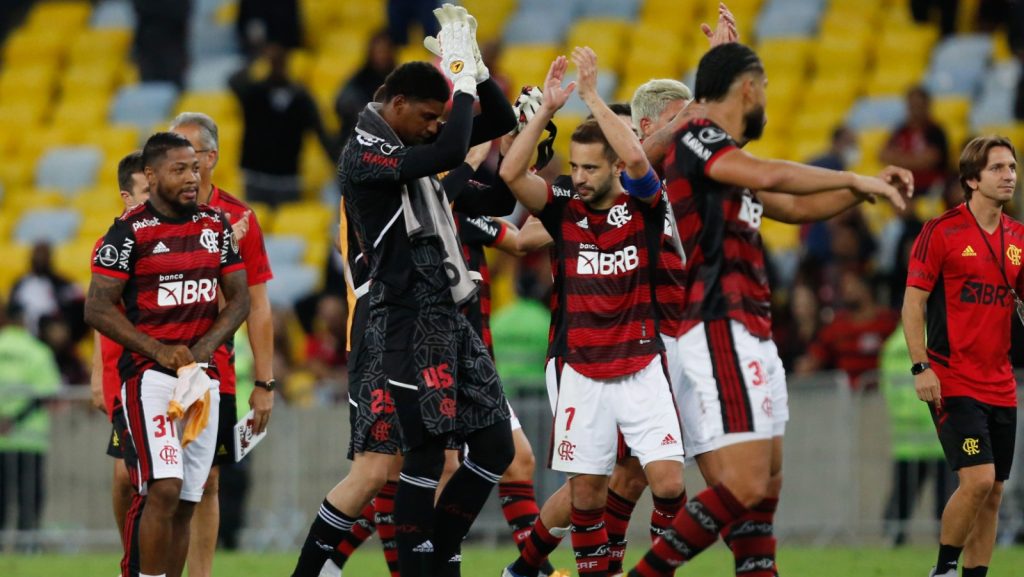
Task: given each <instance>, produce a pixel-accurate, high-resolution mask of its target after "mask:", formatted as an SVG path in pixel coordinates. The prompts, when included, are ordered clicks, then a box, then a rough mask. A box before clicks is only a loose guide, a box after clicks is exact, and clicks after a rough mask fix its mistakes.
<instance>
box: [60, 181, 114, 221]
mask: <svg viewBox="0 0 1024 577" xmlns="http://www.w3.org/2000/svg"><path fill="white" fill-rule="evenodd" d="M119 192H120V191H119V186H118V183H117V182H116V181H114V182H101V183H98V184H97V185H96V186H93V187H91V188H86V189H82V190H79V191H78V193H77V194H75V195H74V196H73V197H71V200H70V203H69V205H70V206H71V208H74V209H76V210H78V211H79V212H81V213H82V214H83V215H86V214H90V213H92V214H101V215H106V214H112V215H116V214H118V213H120V212H121V211H122V210H123V209H124V202H123V201H122V200H121V195H120V194H119Z"/></svg>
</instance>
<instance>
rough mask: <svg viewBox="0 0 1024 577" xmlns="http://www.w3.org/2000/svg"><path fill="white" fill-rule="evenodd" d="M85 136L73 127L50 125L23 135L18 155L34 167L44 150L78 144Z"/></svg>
mask: <svg viewBox="0 0 1024 577" xmlns="http://www.w3.org/2000/svg"><path fill="white" fill-rule="evenodd" d="M87 136H88V135H87V134H82V133H80V132H79V131H78V130H77V129H76V128H75V127H70V126H59V125H52V126H49V127H47V128H41V129H39V130H34V131H31V132H28V133H26V134H25V135H23V137H22V140H21V148H20V149H19V154H20V156H21V158H22V161H23V162H31V163H32V166H33V167H35V163H36V161H37V160H38V159H39V157H40V156H42V154H43V152H45V151H46V149H48V148H51V147H58V146H71V145H74V144H78V143H79V142H80V141H81V140H82V139H83V138H86V137H87Z"/></svg>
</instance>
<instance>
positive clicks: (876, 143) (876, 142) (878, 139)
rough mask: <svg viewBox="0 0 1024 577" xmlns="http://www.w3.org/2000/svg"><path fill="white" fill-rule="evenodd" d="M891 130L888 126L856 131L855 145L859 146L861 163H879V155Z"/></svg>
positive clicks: (887, 140)
mask: <svg viewBox="0 0 1024 577" xmlns="http://www.w3.org/2000/svg"><path fill="white" fill-rule="evenodd" d="M890 133H891V131H890V130H889V129H888V128H872V129H869V130H861V131H860V132H858V133H857V145H858V146H859V147H860V154H861V159H862V163H868V164H870V163H874V164H879V163H881V161H880V160H879V158H878V157H879V155H880V154H882V149H883V148H885V145H886V143H887V142H889V135H890Z"/></svg>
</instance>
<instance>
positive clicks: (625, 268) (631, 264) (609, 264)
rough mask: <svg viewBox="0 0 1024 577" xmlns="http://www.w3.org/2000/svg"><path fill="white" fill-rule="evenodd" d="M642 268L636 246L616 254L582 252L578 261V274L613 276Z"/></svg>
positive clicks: (618, 251)
mask: <svg viewBox="0 0 1024 577" xmlns="http://www.w3.org/2000/svg"><path fill="white" fill-rule="evenodd" d="M638 266H640V257H639V256H638V255H637V251H636V247H635V246H627V247H626V248H623V249H621V250H617V251H615V252H597V251H591V250H581V251H580V253H579V256H578V257H577V259H576V274H579V275H613V274H620V273H624V272H629V271H631V270H633V269H635V268H636V267H638Z"/></svg>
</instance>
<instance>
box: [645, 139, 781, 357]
mask: <svg viewBox="0 0 1024 577" xmlns="http://www.w3.org/2000/svg"><path fill="white" fill-rule="evenodd" d="M736 148H737V145H736V143H735V142H734V141H733V139H732V138H730V137H729V135H728V134H727V133H726V132H725V131H724V130H722V129H721V128H719V127H718V126H717V125H716V124H715V123H713V122H711V121H710V120H707V119H700V120H695V121H693V122H691V123H689V124H688V125H686V126H685V127H683V128H682V129H681V130H680V131H679V132H678V133H677V134H676V136H675V138H674V139H673V141H672V144H671V145H670V146H669V150H668V154H667V155H666V157H665V172H664V174H665V177H666V184H667V189H668V198H669V202H670V203H671V205H672V210H673V212H674V213H675V218H676V225H677V227H678V230H679V233H680V235H681V239H682V244H683V249H684V250H685V251H686V255H687V263H686V272H685V275H684V277H685V279H686V283H685V290H686V306H685V307H684V308H683V310H682V312H681V317H680V319H681V320H680V326H679V334H682V333H685V332H687V331H689V330H690V329H691V328H693V327H694V326H695V325H697V324H698V323H701V322H704V321H709V320H716V319H725V318H728V319H733V320H736V321H738V322H740V323H743V325H744V326H745V327H746V328H747V330H748V331H750V333H751V334H752V335H754V336H756V337H758V338H761V339H768V338H771V330H772V327H771V325H772V320H771V312H770V309H771V289H770V288H769V286H768V273H767V269H766V268H765V256H764V244H763V243H762V241H761V233H760V228H761V215H762V213H763V212H764V206H763V205H762V204H761V201H759V200H758V199H757V197H756V196H754V194H753V193H751V192H750V190H748V189H745V188H740V187H738V186H733V185H729V184H723V183H721V182H716V181H715V180H713V179H712V178H711V176H710V175H709V171H710V169H711V166H712V165H713V164H714V163H715V161H716V160H717V159H718V158H721V156H722V155H723V154H725V153H727V152H729V151H731V150H734V149H736Z"/></svg>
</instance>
